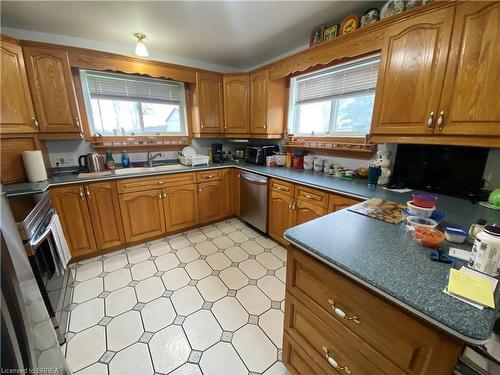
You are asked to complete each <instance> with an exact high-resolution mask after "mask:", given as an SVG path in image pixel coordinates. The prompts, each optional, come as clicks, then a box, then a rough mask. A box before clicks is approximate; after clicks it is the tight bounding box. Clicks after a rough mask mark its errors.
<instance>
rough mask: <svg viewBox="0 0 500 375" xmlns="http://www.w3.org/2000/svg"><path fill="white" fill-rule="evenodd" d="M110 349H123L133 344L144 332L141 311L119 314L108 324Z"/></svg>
mask: <svg viewBox="0 0 500 375" xmlns="http://www.w3.org/2000/svg"><path fill="white" fill-rule="evenodd" d="M106 331H107V337H108V349H109V350H113V351H118V350H122V349H123V348H125V347H127V346H129V345H130V344H133V343H134V342H136V341H137V340H139V338H140V337H141V335H142V333H143V332H144V331H143V329H142V320H141V314H140V313H139V311H133V310H132V311H129V312H126V313H125V314H122V315H120V316H117V317H115V318H113V319H112V320H111V322H109V323H108V325H107V326H106Z"/></svg>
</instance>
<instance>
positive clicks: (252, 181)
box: [240, 173, 267, 185]
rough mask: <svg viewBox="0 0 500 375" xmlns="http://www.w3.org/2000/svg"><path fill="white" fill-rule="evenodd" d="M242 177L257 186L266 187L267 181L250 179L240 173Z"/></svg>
mask: <svg viewBox="0 0 500 375" xmlns="http://www.w3.org/2000/svg"><path fill="white" fill-rule="evenodd" d="M240 177H241V178H242V179H244V180H246V181H248V182H250V183H253V184H257V185H266V184H267V180H257V179H254V178H249V177H248V176H247V175H244V174H243V173H240Z"/></svg>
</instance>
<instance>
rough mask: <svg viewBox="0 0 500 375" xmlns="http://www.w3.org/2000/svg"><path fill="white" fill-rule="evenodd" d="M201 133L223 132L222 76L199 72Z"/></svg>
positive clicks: (197, 77)
mask: <svg viewBox="0 0 500 375" xmlns="http://www.w3.org/2000/svg"><path fill="white" fill-rule="evenodd" d="M196 86H197V90H198V105H199V116H200V133H223V132H224V128H223V118H222V117H223V100H222V96H223V92H222V76H221V75H219V74H211V73H197V74H196Z"/></svg>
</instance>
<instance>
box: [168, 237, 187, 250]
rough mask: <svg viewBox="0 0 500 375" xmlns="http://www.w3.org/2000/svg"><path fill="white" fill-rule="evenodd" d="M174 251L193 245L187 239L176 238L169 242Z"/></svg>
mask: <svg viewBox="0 0 500 375" xmlns="http://www.w3.org/2000/svg"><path fill="white" fill-rule="evenodd" d="M168 243H169V244H170V247H171V248H172V249H175V250H178V249H182V248H183V247H186V246H189V245H190V244H191V243H190V242H189V241H188V240H187V239H186V238H185V237H175V238H172V239H171V240H170V241H168Z"/></svg>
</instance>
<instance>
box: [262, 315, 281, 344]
mask: <svg viewBox="0 0 500 375" xmlns="http://www.w3.org/2000/svg"><path fill="white" fill-rule="evenodd" d="M283 321H284V314H283V312H282V311H281V310H275V309H270V310H267V311H266V312H265V313H264V314H262V315H261V316H260V317H259V326H260V328H262V330H263V331H264V332H265V333H266V335H267V336H268V337H269V338H270V339H271V340H272V342H273V343H274V345H276V346H277V347H278V348H281V347H282V346H283Z"/></svg>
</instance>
